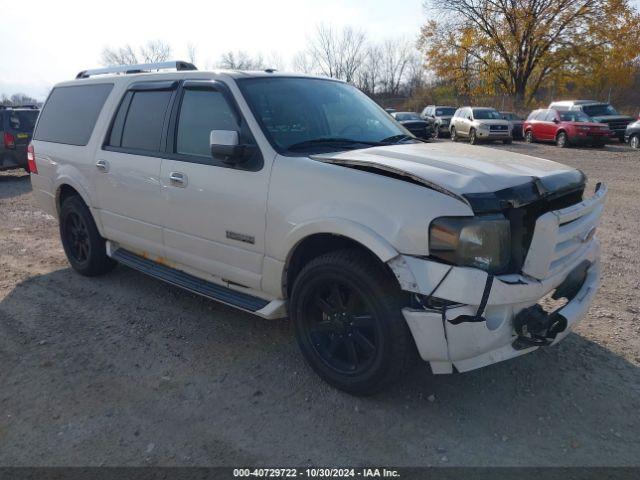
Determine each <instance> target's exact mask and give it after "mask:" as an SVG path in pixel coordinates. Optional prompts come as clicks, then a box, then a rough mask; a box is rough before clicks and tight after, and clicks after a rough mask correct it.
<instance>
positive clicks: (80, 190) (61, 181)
mask: <svg viewBox="0 0 640 480" xmlns="http://www.w3.org/2000/svg"><path fill="white" fill-rule="evenodd" d="M54 192H55V205H56V212H57V214H58V218H60V208H61V207H62V202H63V201H64V200H65V199H66V198H68V197H69V196H73V195H75V196H78V197H80V198H81V199H82V201H83V202H84V204H85V205H86V206H87V207H88V208H89V211H90V212H91V216H92V217H93V221H94V222H95V223H96V227H97V228H98V232H99V233H100V235H103V230H102V222H100V218H99V216H98V215H96V211H95V209H94V208H93V206H92V205H91V201H90V197H89V194H88V192H87V191H86V189H85V188H84V187H83V186H82V185H81V184H79V183H78V182H76V181H74V180H73V178H71V177H60V178H58V181H57V182H56V186H55V189H54Z"/></svg>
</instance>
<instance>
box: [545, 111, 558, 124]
mask: <svg viewBox="0 0 640 480" xmlns="http://www.w3.org/2000/svg"><path fill="white" fill-rule="evenodd" d="M555 118H556V111H555V110H546V112H545V114H544V118H543V120H544V121H545V122H553V120H554V119H555Z"/></svg>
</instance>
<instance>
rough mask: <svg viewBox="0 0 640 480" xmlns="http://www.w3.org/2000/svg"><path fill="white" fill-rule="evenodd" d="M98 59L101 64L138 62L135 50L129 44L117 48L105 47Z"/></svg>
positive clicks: (130, 63) (131, 63)
mask: <svg viewBox="0 0 640 480" xmlns="http://www.w3.org/2000/svg"><path fill="white" fill-rule="evenodd" d="M100 61H101V63H102V64H103V65H107V66H111V65H133V64H136V63H140V61H139V60H138V56H137V55H136V52H135V50H134V49H133V47H131V45H129V44H127V45H124V46H122V47H117V48H110V47H105V48H104V49H103V50H102V54H101V56H100Z"/></svg>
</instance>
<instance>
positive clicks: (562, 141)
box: [556, 132, 569, 148]
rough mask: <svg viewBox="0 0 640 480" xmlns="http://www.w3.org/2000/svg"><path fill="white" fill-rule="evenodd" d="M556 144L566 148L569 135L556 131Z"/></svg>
mask: <svg viewBox="0 0 640 480" xmlns="http://www.w3.org/2000/svg"><path fill="white" fill-rule="evenodd" d="M556 145H557V146H558V147H560V148H567V147H568V146H569V137H567V134H566V133H564V132H560V133H558V135H556Z"/></svg>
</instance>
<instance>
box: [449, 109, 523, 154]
mask: <svg viewBox="0 0 640 480" xmlns="http://www.w3.org/2000/svg"><path fill="white" fill-rule="evenodd" d="M449 128H450V130H449V133H450V135H451V140H453V141H454V142H457V141H458V140H459V139H460V138H468V139H469V143H470V144H471V145H475V144H477V143H479V142H481V141H493V140H501V141H502V142H503V143H506V144H509V143H511V141H512V140H513V137H512V136H511V124H510V123H509V121H508V120H505V119H504V118H502V115H501V114H500V112H498V111H497V110H496V109H495V108H487V107H462V108H459V109H458V110H456V112H455V114H454V115H453V118H452V119H451V126H450V127H449Z"/></svg>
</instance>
